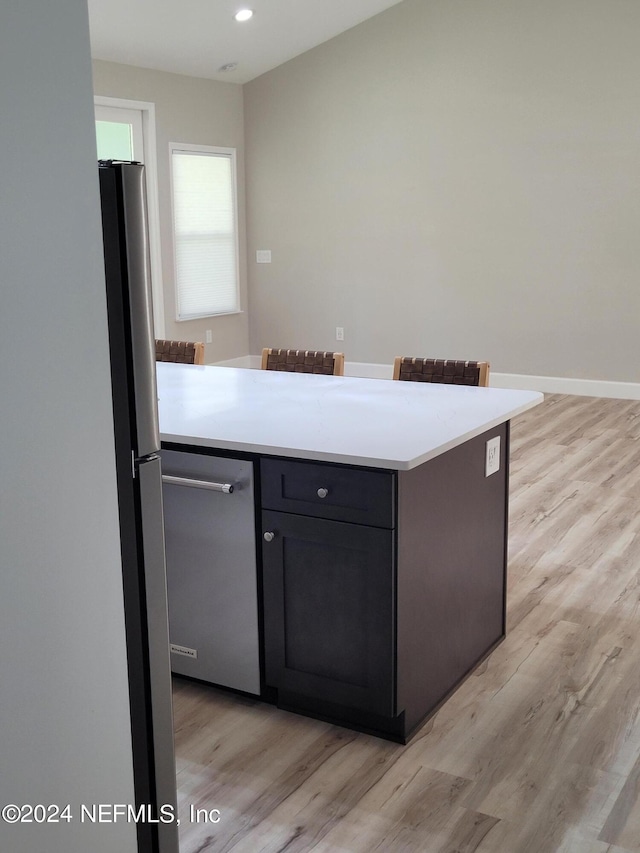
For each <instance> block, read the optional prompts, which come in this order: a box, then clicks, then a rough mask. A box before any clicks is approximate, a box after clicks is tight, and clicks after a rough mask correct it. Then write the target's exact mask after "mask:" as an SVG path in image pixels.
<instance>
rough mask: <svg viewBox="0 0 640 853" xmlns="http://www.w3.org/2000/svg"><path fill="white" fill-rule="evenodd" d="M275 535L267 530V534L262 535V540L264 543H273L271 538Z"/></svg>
mask: <svg viewBox="0 0 640 853" xmlns="http://www.w3.org/2000/svg"><path fill="white" fill-rule="evenodd" d="M275 535H276V534H275V533H272V532H271V531H270V530H267V532H266V533H265V534H264V536H263V537H262V538H263V539H264V541H265V542H273V537H274V536H275Z"/></svg>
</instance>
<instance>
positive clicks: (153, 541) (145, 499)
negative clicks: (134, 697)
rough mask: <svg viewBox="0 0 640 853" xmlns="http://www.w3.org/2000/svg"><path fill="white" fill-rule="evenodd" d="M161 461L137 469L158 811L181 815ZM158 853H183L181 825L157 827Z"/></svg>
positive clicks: (141, 465) (152, 458)
mask: <svg viewBox="0 0 640 853" xmlns="http://www.w3.org/2000/svg"><path fill="white" fill-rule="evenodd" d="M160 466H161V462H160V457H159V456H153V457H150V458H149V459H147V460H145V461H144V462H142V463H140V464H139V466H138V482H139V490H140V505H141V510H142V512H141V525H142V546H143V555H144V590H145V597H146V612H147V624H148V626H149V631H148V650H149V682H150V684H149V686H150V692H151V713H152V728H153V746H154V757H155V794H156V803H157V804H158V808H161V807H162V806H163V805H165V806H170V807H171V808H172V809H173V810H174V811H173V814H174V815H177V804H176V799H177V793H176V765H175V753H174V742H173V707H172V700H171V661H170V653H169V619H168V610H167V579H166V568H165V554H164V522H163V510H162V475H161V467H160ZM158 839H159V846H158V851H159V853H178V832H177V825H176V823H175V822H173V823H160V824H159V826H158Z"/></svg>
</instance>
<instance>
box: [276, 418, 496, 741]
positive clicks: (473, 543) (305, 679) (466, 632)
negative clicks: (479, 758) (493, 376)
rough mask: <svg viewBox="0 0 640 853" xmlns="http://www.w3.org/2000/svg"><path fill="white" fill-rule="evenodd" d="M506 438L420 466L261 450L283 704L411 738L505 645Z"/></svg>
mask: <svg viewBox="0 0 640 853" xmlns="http://www.w3.org/2000/svg"><path fill="white" fill-rule="evenodd" d="M497 436H500V439H501V441H500V467H499V470H498V471H497V473H495V474H490V475H487V472H486V470H485V455H486V442H487V441H488V440H489V439H491V438H494V437H497ZM508 444H509V426H508V423H507V424H502V425H500V426H498V427H495V428H492V429H491V430H489V431H487V432H485V433H483V434H481V435H479V436H476V437H475V438H472V439H470V440H469V441H467V442H465V443H464V444H462V445H459V446H457V447H455V448H453V449H451V450H450V451H448V452H446V453H444V454H442V455H440V456H437V457H435V458H434V459H432V460H429V461H427V462H425V463H424V464H422V465H420V466H418V467H417V468H413V469H411V470H409V471H380V470H374V469H362V468H352V467H349V466H346V465H332V464H325V463H315V462H305V461H297V460H291V459H277V458H273V457H263V458H262V459H261V462H260V470H261V510H262V537H263V539H262V566H263V604H264V611H263V614H264V661H265V681H266V684H267V686H268V687H270V688H273V689H275V691H276V701H277V703H278V704H279V705H280V706H281V707H284V708H288V709H290V710H295V711H299V712H301V713H306V714H310V715H313V716H319V717H321V718H325V719H330V720H333V721H335V722H339V723H343V724H346V725H350V726H354V727H357V728H361V729H364V730H367V731H371V732H374V733H376V734H381V735H383V736H385V737H389V738H392V739H395V740H399V741H401V742H404V741H406V739H407V738H408V737H409V736H410V735H411V733H412V732H413V731H414V730H415V729H416V728H417V727H418V726H419V725H420V723H421V722H422V721H423V720H424V719H425V718H426V717H428V716H429V715H430V714H432V713H433V712H434V711H435V710H437V708H438V707H439V706H440V705H441V704H442V702H443V701H445V699H446V698H447V697H448V696H449V695H450V694H451V693H452V692H453V691H454V690H455V689H456V687H457V686H458V685H459V684H460V682H461V681H463V680H464V679H465V678H466V677H467V676H468V675H469V673H470V672H471V671H472V670H473V669H474V668H475V666H476V665H477V664H478V663H480V661H482V660H483V659H484V658H485V657H486V656H487V655H488V654H489V652H490V651H491V650H492V649H493V648H494V647H495V645H497V643H499V642H500V641H501V639H502V638H503V637H504V632H505V591H506V582H505V581H506V542H507V539H506V536H507V486H508V470H507V469H508Z"/></svg>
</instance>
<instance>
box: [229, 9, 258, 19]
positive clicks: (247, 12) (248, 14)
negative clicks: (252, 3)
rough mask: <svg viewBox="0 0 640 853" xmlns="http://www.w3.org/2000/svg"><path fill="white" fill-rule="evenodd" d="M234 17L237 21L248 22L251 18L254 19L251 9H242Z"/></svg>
mask: <svg viewBox="0 0 640 853" xmlns="http://www.w3.org/2000/svg"><path fill="white" fill-rule="evenodd" d="M233 17H234V18H235V19H236V21H248V20H249V18H252V17H253V11H252V10H251V9H240V11H239V12H236V13H235V15H234V16H233Z"/></svg>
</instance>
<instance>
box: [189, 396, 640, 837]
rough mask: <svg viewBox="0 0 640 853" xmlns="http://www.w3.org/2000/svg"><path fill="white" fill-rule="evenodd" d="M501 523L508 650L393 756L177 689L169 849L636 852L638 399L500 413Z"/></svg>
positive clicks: (556, 403)
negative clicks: (175, 791) (193, 812)
mask: <svg viewBox="0 0 640 853" xmlns="http://www.w3.org/2000/svg"><path fill="white" fill-rule="evenodd" d="M509 531H510V532H509V592H508V629H507V638H506V640H505V641H504V642H503V643H502V644H501V645H500V646H499V647H498V648H497V649H496V650H495V651H494V652H493V654H492V655H491V657H490V658H489V659H488V661H487V662H485V663H484V664H483V665H482V667H481V668H480V670H479V671H477V672H476V673H475V674H474V675H472V676H471V677H470V678H469V679H468V680H467V681H466V682H465V683H464V684H463V685H462V686H461V687H460V689H459V690H458V691H457V692H456V693H455V694H454V696H453V697H452V698H451V699H449V701H448V702H447V703H446V704H445V705H444V706H443V707H442V708H441V709H440V711H439V712H438V713H437V714H436V715H435V716H434V717H433V718H432V719H431V720H430V721H429V722H427V723H426V724H425V726H423V728H422V729H421V730H420V731H419V732H418V733H417V734H416V735H415V736H414V738H413V739H412V740H411V741H410V743H409V744H408V745H407V746H399V745H397V744H393V743H388V742H386V741H383V740H379V739H377V738H374V737H371V736H368V735H363V734H357V733H354V732H351V731H348V730H346V729H343V728H339V727H337V726H331V725H328V724H326V723H321V722H316V721H314V720H310V719H306V718H304V717H300V716H297V715H294V714H289V713H286V712H284V711H279V710H278V709H276V708H273V707H271V706H269V705H265V704H261V703H259V702H253V701H251V700H247V699H242V698H238V697H235V696H232V695H229V694H225V693H222V692H220V691H216V690H214V689H212V688H207V687H204V686H201V685H197V684H194V683H189V682H185V681H181V680H178V679H177V680H176V682H175V692H174V703H175V720H176V751H177V765H178V788H179V800H180V804H181V809H182V811H181V826H180V832H181V848H180V849H181V853H205V851H206V853H214V851H215V853H223V851H232V853H258V851H269V853H275V851H287V853H297V852H298V851H310V850H312V851H314V853H334V851H348V853H360V851H363V853H364V851H367V853H369V851H384V853H401V851H425V852H426V853H471V851H479V853H605V851H609V853H623V852H624V851H633V853H640V403H638V402H629V401H622V400H599V399H593V398H587V397H569V396H548V397H547V399H546V400H545V402H544V404H542V405H541V406H538V407H537V408H536V409H533V410H532V411H530V412H528V413H526V414H525V415H522V416H520V417H519V418H516V419H515V420H514V422H513V424H512V445H511V506H510V528H509ZM189 804H193V805H194V806H195V807H196V808H206V809H219V810H220V822H219V823H217V824H215V825H214V824H211V823H210V824H196V823H193V822H191V821H190V820H189V813H188V807H189Z"/></svg>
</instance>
